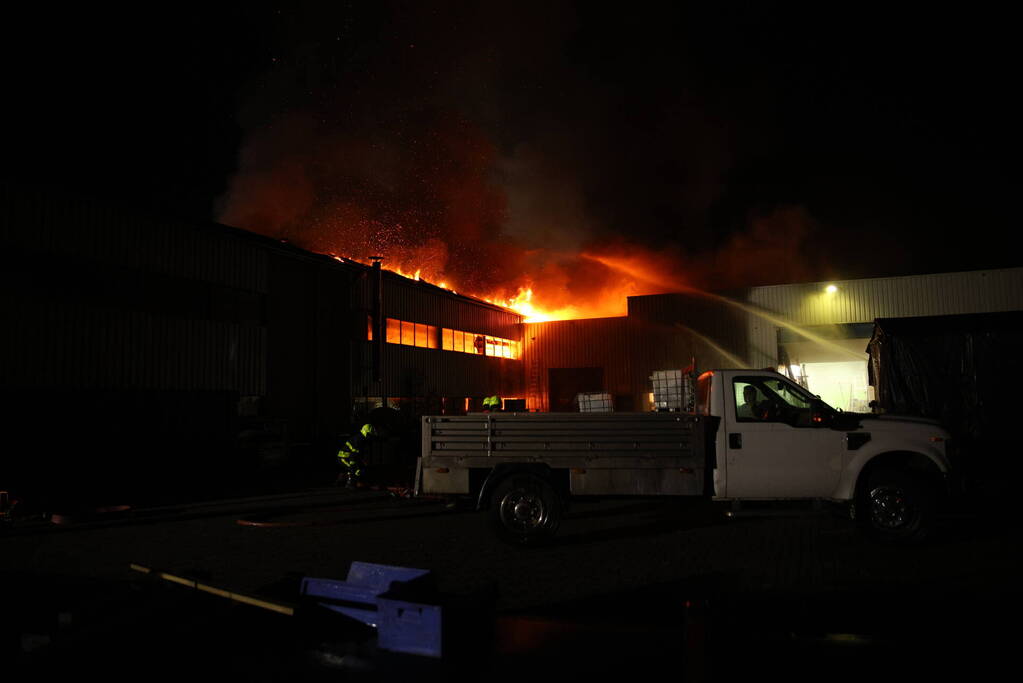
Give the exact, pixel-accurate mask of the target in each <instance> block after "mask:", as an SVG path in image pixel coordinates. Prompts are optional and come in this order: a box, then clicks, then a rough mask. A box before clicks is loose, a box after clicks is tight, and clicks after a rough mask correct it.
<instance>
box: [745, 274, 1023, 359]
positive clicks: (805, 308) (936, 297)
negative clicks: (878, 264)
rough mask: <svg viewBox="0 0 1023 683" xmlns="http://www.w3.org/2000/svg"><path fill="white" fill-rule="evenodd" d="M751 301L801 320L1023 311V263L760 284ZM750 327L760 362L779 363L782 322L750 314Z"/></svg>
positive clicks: (810, 322)
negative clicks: (830, 288) (829, 289)
mask: <svg viewBox="0 0 1023 683" xmlns="http://www.w3.org/2000/svg"><path fill="white" fill-rule="evenodd" d="M828 284H834V285H835V286H836V288H837V289H836V291H835V292H834V293H831V294H829V293H827V292H825V291H824V288H825V287H826V286H827V285H828ZM746 300H747V301H748V302H749V303H751V304H753V305H754V306H756V307H757V308H758V309H763V310H764V311H767V312H769V313H770V314H774V315H778V316H780V317H781V318H783V319H784V320H786V321H789V322H791V323H794V324H796V325H828V324H833V323H867V322H871V321H873V320H874V319H875V318H906V317H916V316H924V315H952V314H960V313H992V312H998V311H1014V310H1023V268H1003V269H998V270H981V271H969V272H961V273H937V274H933V275H913V276H905V277H891V278H871V279H863V280H835V281H833V282H812V283H801V284H792V285H775V286H771V287H754V288H751V289H750V290H748V292H747V294H746ZM746 327H747V330H748V334H749V338H750V346H751V348H752V349H753V350H754V352H753V353H752V354H751V355H753V356H755V358H754V359H753V360H754V362H755V364H756V366H760V365H765V366H766V365H774V364H777V361H778V357H777V330H778V327H779V325H778V324H776V323H775V322H773V321H771V320H767V319H764V318H761V317H758V316H757V315H754V314H747V322H746Z"/></svg>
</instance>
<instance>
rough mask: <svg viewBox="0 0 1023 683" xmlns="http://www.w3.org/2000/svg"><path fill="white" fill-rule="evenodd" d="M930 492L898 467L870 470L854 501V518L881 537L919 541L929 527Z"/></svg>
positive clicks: (931, 503)
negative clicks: (855, 504) (897, 468)
mask: <svg viewBox="0 0 1023 683" xmlns="http://www.w3.org/2000/svg"><path fill="white" fill-rule="evenodd" d="M934 504H935V503H934V496H933V495H932V493H931V491H930V489H929V488H928V487H927V486H926V485H925V484H924V483H923V482H921V481H920V480H919V479H917V478H915V477H913V476H911V475H909V474H907V473H905V472H901V471H899V470H892V469H879V470H876V471H874V472H871V473H870V475H869V478H868V479H867V483H866V486H864V487H863V490H862V492H861V494H860V497H859V500H858V501H857V509H856V518H857V520H858V521H859V522H860V525H861V526H862V527H863V528H864V529H865V530H866V531H867V532H868V533H870V534H871V535H872V536H873V537H875V538H877V539H879V540H883V541H919V540H921V539H923V538H924V537H925V536H926V535H927V533H928V532H929V531H930V527H931V524H932V522H933V518H934Z"/></svg>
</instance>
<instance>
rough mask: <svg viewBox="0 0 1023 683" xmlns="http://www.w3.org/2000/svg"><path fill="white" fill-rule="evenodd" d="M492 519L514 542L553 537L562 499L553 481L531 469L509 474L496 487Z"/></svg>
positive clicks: (493, 497)
mask: <svg viewBox="0 0 1023 683" xmlns="http://www.w3.org/2000/svg"><path fill="white" fill-rule="evenodd" d="M490 500H491V502H490V511H491V519H492V521H493V523H494V525H495V527H496V529H497V531H498V533H499V534H500V535H501V536H502V537H503V538H504V539H505V540H508V541H511V542H514V543H521V544H532V543H537V542H542V541H544V540H547V539H549V538H551V537H552V536H553V535H554V534H555V532H557V530H558V527H559V526H560V525H561V500H560V498H559V497H558V494H557V492H556V491H555V490H554V487H553V486H551V484H550V482H548V481H546V480H545V479H543V478H542V477H539V476H537V475H535V474H530V473H518V474H510V475H508V476H507V477H506V478H505V479H504V480H502V481H501V482H500V483H499V484H498V485H497V487H496V488H495V489H494V495H493V496H492V497H491V499H490Z"/></svg>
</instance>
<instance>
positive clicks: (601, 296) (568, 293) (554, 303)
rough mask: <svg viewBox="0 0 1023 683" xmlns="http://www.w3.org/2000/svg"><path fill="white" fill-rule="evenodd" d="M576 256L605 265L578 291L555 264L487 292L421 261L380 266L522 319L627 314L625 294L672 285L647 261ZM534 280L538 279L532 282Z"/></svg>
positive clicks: (603, 316)
mask: <svg viewBox="0 0 1023 683" xmlns="http://www.w3.org/2000/svg"><path fill="white" fill-rule="evenodd" d="M331 256H333V257H334V258H336V259H338V260H348V261H355V262H357V263H362V264H364V265H370V264H369V263H368V262H367V261H366V260H364V259H358V258H351V257H347V256H345V257H342V256H338V255H336V254H331ZM577 258H578V259H584V260H588V261H590V262H592V263H593V264H595V265H597V266H598V267H601V268H603V269H604V270H606V271H607V272H606V273H604V274H603V277H601V278H599V280H597V281H595V282H593V283H592V285H591V286H590V287H583V288H582V291H581V292H580V286H579V285H578V284H575V286H572V283H570V282H567V281H566V279H567V276H566V275H565V274H564V273H563V272H561V271H560V269H557V268H554V269H552V268H547V269H545V270H544V271H542V272H540V273H538V274H536V275H535V276H530V275H523V276H522V277H521V282H520V283H515V284H514V285H512V286H509V287H508V288H506V289H501V290H496V291H489V292H486V291H485V292H474V291H463V290H462V289H461V288H458V289H456V287H455V286H453V285H452V284H451V283H450V282H449V281H448V279H447V278H446V277H443V276H441V277H437V276H435V275H434V274H432V273H429V272H428V271H427V269H425V268H423V267H411V266H409V265H408V264H404V266H403V265H392V266H387V267H384V269H385V270H389V271H390V272H392V273H395V274H396V275H401V276H402V277H406V278H408V279H410V280H416V281H423V282H428V283H430V284H432V285H435V286H437V287H441V288H443V289H447V290H449V291H451V292H452V293H453V294H459V293H461V294H464V295H467V296H471V297H472V298H475V299H480V300H482V301H486V302H488V303H491V304H494V305H497V306H501V307H502V308H507V309H510V310H513V311H515V312H516V313H519V314H520V315H522V316H523V319H524V321H525V322H548V321H555V320H576V319H581V318H606V317H618V316H624V315H626V314H627V306H628V304H627V300H628V297H629V296H634V295H639V294H650V293H655V292H658V291H668V290H670V289H672V288H674V287H677V286H678V283H677V282H676V281H675V280H674V279H673V278H671V277H668V276H665V275H663V274H657V272H656V270H657V269H653V268H652V267H651V265H650V264H649V263H647V264H644V265H637V264H638V263H639V261H637V260H636V259H634V258H630V257H627V256H618V257H608V256H600V255H590V254H581V255H579V256H578V257H577ZM538 281H540V282H542V284H538Z"/></svg>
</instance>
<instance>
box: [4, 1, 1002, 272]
mask: <svg viewBox="0 0 1023 683" xmlns="http://www.w3.org/2000/svg"><path fill="white" fill-rule="evenodd" d="M6 23H7V28H8V31H7V33H8V37H7V38H5V45H4V52H5V59H4V69H5V73H6V78H5V81H6V85H7V87H6V89H5V90H6V93H7V97H6V98H5V99H6V100H7V104H6V106H5V109H6V111H5V114H4V117H5V119H6V125H5V131H6V133H7V136H6V138H7V142H6V144H5V146H6V148H7V149H6V151H5V155H4V156H5V160H4V161H5V163H4V166H5V176H6V179H7V180H8V182H15V183H21V184H33V185H41V186H44V187H48V188H53V189H54V190H57V191H61V192H72V193H76V194H85V195H92V196H98V197H100V198H102V199H105V200H114V201H116V202H119V203H125V204H130V205H138V206H141V207H144V208H147V209H155V210H156V211H159V212H162V213H166V214H175V215H181V216H185V217H188V218H192V219H197V220H217V221H221V222H225V223H228V224H232V225H236V226H238V227H243V228H247V229H251V230H256V231H259V232H263V233H265V234H269V235H273V236H275V237H280V238H282V239H288V240H290V241H292V242H295V243H297V244H300V245H302V246H306V247H308V248H312V249H316V250H320V251H326V252H341V253H345V254H346V255H347V254H354V255H362V256H364V255H366V253H367V252H370V251H374V250H380V249H394V250H400V249H404V250H405V252H403V253H408V252H409V250H411V251H412V252H415V253H417V254H420V255H421V256H422V258H425V259H431V258H439V259H442V260H444V261H445V262H446V263H447V267H448V269H449V270H458V271H460V277H461V280H462V281H463V282H469V281H473V278H477V279H478V281H479V283H481V284H482V285H487V284H493V282H492V281H493V280H494V279H495V278H496V279H500V278H508V277H511V276H513V275H514V271H515V270H516V269H519V268H525V267H527V266H528V267H533V268H537V267H541V266H543V264H548V263H549V261H550V260H551V259H553V258H555V257H552V256H551V255H550V254H551V253H554V252H556V253H558V254H561V255H564V254H566V253H571V252H580V251H588V252H591V253H594V252H596V253H610V252H613V251H614V250H616V249H617V250H619V251H621V250H626V251H628V250H635V252H636V253H639V254H654V255H657V257H658V258H662V259H667V260H668V261H669V262H671V263H677V264H679V267H680V268H681V269H689V270H690V271H692V272H694V273H695V272H696V271H697V270H699V271H700V274H699V276H696V275H694V276H693V278H691V280H692V281H694V282H697V283H698V284H701V285H706V286H715V285H718V286H735V285H756V284H773V283H779V282H791V281H798V280H817V279H826V278H854V277H871V276H884V275H902V274H915V273H928V272H941V271H950V270H968V269H977V268H992V267H1005V266H1018V265H1020V264H1021V259H1020V257H1019V253H1018V252H1016V251H1014V250H1012V249H1010V248H1009V246H1008V245H1009V244H1010V242H1011V241H1013V240H1012V239H1011V236H1012V235H1013V233H1014V232H1015V228H1016V226H1017V224H1018V220H1017V219H1016V216H1015V211H1014V210H1013V209H1015V201H1014V199H1015V193H1016V188H1017V180H1018V178H1019V175H1020V173H1019V166H1018V147H1019V146H1018V134H1017V130H1018V125H1019V124H1018V122H1019V120H1020V111H1019V106H1018V104H1016V103H1015V99H1016V97H1015V95H1016V93H1015V90H1016V85H1017V82H1018V80H1019V79H1018V76H1017V75H1016V62H1017V61H1018V60H1017V59H1016V52H1017V48H1016V47H1015V41H1014V40H1011V39H1010V35H1009V31H1010V30H1011V27H1012V26H1013V23H1012V22H1011V21H1010V20H1009V19H1008V17H1007V16H1003V15H1001V14H999V13H997V12H988V11H987V10H984V9H983V8H980V7H979V6H975V5H965V6H960V7H959V8H958V10H957V11H955V12H952V11H950V10H941V11H939V10H937V9H935V8H934V6H931V7H929V8H927V9H926V10H923V9H921V10H920V11H909V10H905V11H893V10H892V9H891V7H887V6H881V5H879V6H877V7H874V8H871V7H867V6H865V5H862V4H856V5H847V6H842V7H838V6H828V7H827V8H826V9H825V8H824V7H823V6H817V8H816V9H807V8H806V7H802V8H799V9H795V8H794V7H793V8H790V9H785V10H779V9H777V8H775V7H770V6H769V4H768V3H763V6H761V4H760V3H742V4H738V3H737V4H722V3H700V4H697V5H694V6H690V7H688V8H683V7H675V6H670V5H657V4H645V3H630V4H626V5H621V4H611V5H608V6H607V8H605V7H603V6H598V3H590V2H585V3H538V4H531V3H513V4H509V3H488V4H486V5H484V6H482V7H477V6H476V3H425V2H424V3H416V2H410V3H401V2H367V3H352V2H347V3H345V2H334V3H323V4H322V5H317V4H309V3H302V4H301V6H300V8H298V9H296V8H295V7H293V6H291V4H290V3H288V4H287V5H285V4H280V5H267V4H261V3H244V4H231V3H223V4H222V6H221V7H220V8H218V9H210V8H209V7H205V6H203V5H195V6H187V5H163V6H159V7H152V8H148V7H147V8H145V9H144V10H143V9H142V8H141V7H140V8H139V10H138V11H137V12H136V13H126V12H124V11H122V10H116V11H115V10H102V9H101V10H94V9H91V8H90V9H77V10H72V11H70V12H68V11H65V10H63V9H61V10H60V11H57V10H49V9H47V10H18V11H16V12H15V13H14V14H11V15H8V17H7V19H6ZM1010 206H1011V207H1012V208H1011V209H1010ZM509 249H510V250H511V252H513V253H514V254H515V255H514V256H513V257H509V258H508V259H507V263H506V264H504V265H503V266H502V267H499V268H496V269H495V268H494V267H493V266H492V265H486V266H484V267H481V266H480V264H492V263H493V261H494V259H495V255H496V254H499V253H502V254H503V253H508V251H507V250H509ZM416 250H420V251H419V252H417V251H416ZM438 251H439V252H443V253H441V254H440V255H439V256H438ZM540 252H543V253H544V254H546V255H545V256H542V257H538V256H536V255H537V254H538V253H540ZM530 259H534V260H532V261H530ZM536 259H539V261H536ZM538 264H539V265H538ZM502 268H503V269H502ZM474 269H477V270H480V271H481V272H476V271H474ZM573 272H575V271H573Z"/></svg>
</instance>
